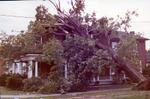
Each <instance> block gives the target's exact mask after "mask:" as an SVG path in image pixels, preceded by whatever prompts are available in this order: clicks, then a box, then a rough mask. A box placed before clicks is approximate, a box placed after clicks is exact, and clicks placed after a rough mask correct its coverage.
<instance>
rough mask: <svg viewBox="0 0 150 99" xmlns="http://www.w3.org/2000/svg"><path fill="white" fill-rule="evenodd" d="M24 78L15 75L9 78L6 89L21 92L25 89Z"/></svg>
mask: <svg viewBox="0 0 150 99" xmlns="http://www.w3.org/2000/svg"><path fill="white" fill-rule="evenodd" d="M22 81H23V78H22V77H21V76H20V75H18V74H14V75H11V76H10V77H8V78H7V80H6V87H7V88H10V89H13V90H21V89H22V87H23V82H22Z"/></svg>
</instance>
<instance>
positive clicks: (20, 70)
mask: <svg viewBox="0 0 150 99" xmlns="http://www.w3.org/2000/svg"><path fill="white" fill-rule="evenodd" d="M17 67H18V68H17V69H18V73H19V74H22V63H21V62H19V63H17Z"/></svg>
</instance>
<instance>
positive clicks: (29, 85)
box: [23, 77, 43, 92]
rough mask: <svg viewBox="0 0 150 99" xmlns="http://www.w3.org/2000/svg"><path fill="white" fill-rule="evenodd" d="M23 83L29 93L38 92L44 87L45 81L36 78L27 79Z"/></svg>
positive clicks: (24, 88)
mask: <svg viewBox="0 0 150 99" xmlns="http://www.w3.org/2000/svg"><path fill="white" fill-rule="evenodd" d="M23 83H24V87H23V90H24V91H29V92H33V91H38V90H39V89H40V87H41V86H42V85H43V81H42V80H41V79H40V78H35V77H33V78H30V79H25V80H24V81H23Z"/></svg>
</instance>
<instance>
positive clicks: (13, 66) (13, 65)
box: [12, 63, 16, 74]
mask: <svg viewBox="0 0 150 99" xmlns="http://www.w3.org/2000/svg"><path fill="white" fill-rule="evenodd" d="M15 69H16V63H12V73H13V74H14V73H16V72H15Z"/></svg>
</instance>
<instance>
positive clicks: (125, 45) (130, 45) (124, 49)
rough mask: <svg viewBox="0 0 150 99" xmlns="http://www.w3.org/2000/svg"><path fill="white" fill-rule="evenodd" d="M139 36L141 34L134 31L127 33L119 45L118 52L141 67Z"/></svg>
mask: <svg viewBox="0 0 150 99" xmlns="http://www.w3.org/2000/svg"><path fill="white" fill-rule="evenodd" d="M139 36H140V35H137V34H134V33H130V34H126V35H125V36H123V37H122V39H121V41H120V43H119V45H118V46H117V54H118V55H119V56H120V57H123V58H124V59H126V60H127V61H130V62H132V63H133V64H135V65H136V66H138V67H140V60H139V56H138V48H137V38H138V37H139Z"/></svg>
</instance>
